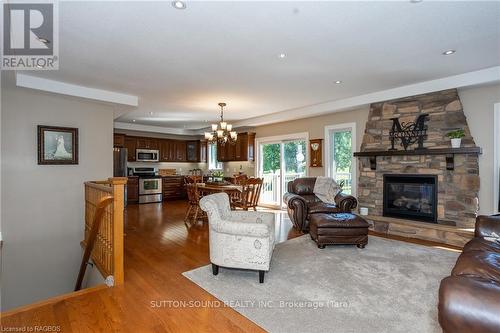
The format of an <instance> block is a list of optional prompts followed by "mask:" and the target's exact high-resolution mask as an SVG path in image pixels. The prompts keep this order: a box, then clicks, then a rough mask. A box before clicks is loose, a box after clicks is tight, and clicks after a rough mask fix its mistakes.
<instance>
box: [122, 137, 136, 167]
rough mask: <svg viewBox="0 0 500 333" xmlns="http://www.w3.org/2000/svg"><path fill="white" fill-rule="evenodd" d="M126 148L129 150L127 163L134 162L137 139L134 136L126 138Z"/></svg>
mask: <svg viewBox="0 0 500 333" xmlns="http://www.w3.org/2000/svg"><path fill="white" fill-rule="evenodd" d="M124 147H125V148H127V161H129V162H134V161H135V149H136V147H137V138H136V137H133V136H125V140H124Z"/></svg>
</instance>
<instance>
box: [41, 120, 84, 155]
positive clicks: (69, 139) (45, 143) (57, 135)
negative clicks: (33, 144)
mask: <svg viewBox="0 0 500 333" xmlns="http://www.w3.org/2000/svg"><path fill="white" fill-rule="evenodd" d="M38 164H52V165H58V164H78V128H72V127H56V126H45V125H38Z"/></svg>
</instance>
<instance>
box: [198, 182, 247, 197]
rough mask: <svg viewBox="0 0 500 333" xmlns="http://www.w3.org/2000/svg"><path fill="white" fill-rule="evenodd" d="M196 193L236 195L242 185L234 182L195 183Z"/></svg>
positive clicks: (241, 188)
mask: <svg viewBox="0 0 500 333" xmlns="http://www.w3.org/2000/svg"><path fill="white" fill-rule="evenodd" d="M196 188H197V189H198V193H199V194H201V195H209V194H213V193H221V192H224V193H227V194H228V195H229V196H230V197H231V196H233V195H238V194H240V193H241V192H242V191H243V186H241V185H234V184H221V185H218V184H211V183H198V184H196Z"/></svg>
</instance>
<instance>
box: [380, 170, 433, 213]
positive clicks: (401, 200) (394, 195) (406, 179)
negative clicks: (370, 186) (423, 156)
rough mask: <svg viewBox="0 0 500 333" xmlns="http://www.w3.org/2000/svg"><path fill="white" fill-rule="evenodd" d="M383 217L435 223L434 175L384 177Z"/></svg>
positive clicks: (388, 175)
mask: <svg viewBox="0 0 500 333" xmlns="http://www.w3.org/2000/svg"><path fill="white" fill-rule="evenodd" d="M383 201H384V207H383V215H384V216H387V217H397V218H403V219H408V220H416V221H423V222H431V223H437V177H436V176H435V175H410V174H402V175H395V174H386V175H384V194H383Z"/></svg>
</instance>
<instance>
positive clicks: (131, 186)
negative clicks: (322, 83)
mask: <svg viewBox="0 0 500 333" xmlns="http://www.w3.org/2000/svg"><path fill="white" fill-rule="evenodd" d="M127 202H130V203H136V202H139V177H137V176H132V177H128V182H127Z"/></svg>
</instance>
